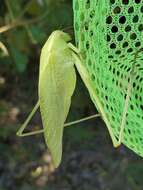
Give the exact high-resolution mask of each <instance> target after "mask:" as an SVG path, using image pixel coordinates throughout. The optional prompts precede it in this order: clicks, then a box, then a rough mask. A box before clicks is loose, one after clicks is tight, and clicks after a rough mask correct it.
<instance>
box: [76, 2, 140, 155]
mask: <svg viewBox="0 0 143 190" xmlns="http://www.w3.org/2000/svg"><path fill="white" fill-rule="evenodd" d="M73 7H74V28H75V37H76V42H77V46H78V48H79V49H80V50H81V53H82V56H83V59H84V62H83V64H84V65H85V67H86V68H87V70H88V73H89V75H90V77H91V79H92V82H93V89H94V91H95V93H96V94H97V95H98V97H99V101H100V103H101V104H102V106H103V109H104V112H105V114H106V117H107V118H108V122H109V123H110V126H111V127H112V129H113V132H114V135H116V137H119V132H120V125H121V120H122V114H123V110H124V104H125V99H126V95H127V94H126V93H127V87H128V83H129V73H130V72H131V70H132V68H133V65H134V68H135V71H134V75H133V82H132V91H131V96H130V101H129V107H128V113H127V120H126V125H125V129H124V136H123V143H124V144H125V145H126V146H127V147H129V148H130V149H132V150H133V151H134V152H136V153H137V154H138V155H140V156H143V51H142V48H143V0H74V1H73ZM139 50H140V51H139ZM137 52H139V53H138V54H137V58H136V59H135V54H136V53H137ZM92 100H93V102H94V104H95V105H96V102H95V100H94V99H93V98H92ZM97 109H98V107H97Z"/></svg>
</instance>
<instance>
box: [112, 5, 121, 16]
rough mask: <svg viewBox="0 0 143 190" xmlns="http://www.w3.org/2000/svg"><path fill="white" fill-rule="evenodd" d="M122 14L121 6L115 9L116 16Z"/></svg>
mask: <svg viewBox="0 0 143 190" xmlns="http://www.w3.org/2000/svg"><path fill="white" fill-rule="evenodd" d="M120 12H121V8H120V7H119V6H117V7H115V8H114V10H113V13H114V14H119V13H120Z"/></svg>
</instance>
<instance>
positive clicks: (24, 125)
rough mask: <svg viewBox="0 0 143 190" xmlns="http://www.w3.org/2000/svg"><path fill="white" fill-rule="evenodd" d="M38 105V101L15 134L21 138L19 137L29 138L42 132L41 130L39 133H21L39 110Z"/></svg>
mask: <svg viewBox="0 0 143 190" xmlns="http://www.w3.org/2000/svg"><path fill="white" fill-rule="evenodd" d="M39 104H40V102H39V101H38V102H37V104H36V105H35V106H34V108H33V110H32V111H31V113H30V114H29V116H28V117H27V119H26V120H25V122H24V123H23V125H22V126H21V127H20V129H19V130H18V131H17V133H16V134H17V135H18V136H21V137H24V136H31V135H35V134H39V133H42V132H43V130H39V131H33V132H28V133H23V131H24V129H25V128H26V127H27V125H28V123H29V122H30V120H31V119H32V117H33V115H34V114H35V112H36V111H37V109H38V108H39Z"/></svg>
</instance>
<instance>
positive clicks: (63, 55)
mask: <svg viewBox="0 0 143 190" xmlns="http://www.w3.org/2000/svg"><path fill="white" fill-rule="evenodd" d="M70 40H71V38H70V36H69V35H68V34H66V33H64V32H62V31H54V32H53V33H52V34H51V36H50V37H49V39H48V40H47V41H46V43H45V45H44V47H43V48H42V52H41V57H40V72H39V100H38V102H37V104H36V105H35V107H34V109H33V110H32V112H31V113H30V115H29V116H28V118H27V120H26V121H25V123H24V124H23V125H22V126H21V128H20V129H19V130H18V132H17V135H19V136H29V135H33V134H38V133H42V132H44V136H45V141H46V144H47V146H48V148H49V150H50V152H51V154H52V158H53V163H54V166H55V167H58V166H59V164H60V162H61V156H62V137H63V129H64V126H69V125H72V124H75V123H78V122H81V121H84V120H87V119H91V118H94V117H97V116H99V115H100V116H101V117H102V118H103V120H104V121H105V122H106V124H107V128H108V130H109V133H110V136H111V139H112V142H113V145H114V147H117V146H119V145H120V144H121V142H122V138H123V132H124V125H125V121H126V115H127V110H128V104H129V97H130V93H131V80H130V82H129V85H128V90H127V97H126V100H125V110H124V111H123V117H122V122H121V128H120V135H119V139H117V138H116V137H115V136H114V134H113V131H112V128H111V127H110V124H109V122H108V119H107V118H106V115H105V113H104V110H103V108H102V105H101V103H100V101H99V99H98V96H97V95H96V93H95V91H94V90H93V88H92V85H91V84H92V81H91V79H90V77H89V74H88V72H87V70H86V69H85V67H84V66H83V64H82V61H83V60H82V55H81V54H80V52H79V50H78V49H77V48H76V47H75V46H73V45H72V44H71V43H70ZM74 65H75V66H76V68H77V70H78V72H79V74H80V76H81V78H82V80H83V82H84V84H85V86H86V87H87V89H88V91H89V94H90V95H91V96H92V97H94V99H95V100H96V103H97V107H98V110H99V112H100V114H96V115H93V116H90V117H87V118H84V119H81V120H79V121H75V122H70V123H67V124H64V123H65V121H66V118H67V115H68V112H69V109H70V105H71V97H72V95H73V93H74V90H75V85H76V73H75V68H74ZM39 106H40V112H41V116H42V123H43V126H44V129H43V130H39V131H34V132H29V133H23V131H24V129H25V128H26V126H27V124H28V123H29V121H30V120H31V118H32V116H33V115H34V113H35V112H36V110H37V109H38V108H39Z"/></svg>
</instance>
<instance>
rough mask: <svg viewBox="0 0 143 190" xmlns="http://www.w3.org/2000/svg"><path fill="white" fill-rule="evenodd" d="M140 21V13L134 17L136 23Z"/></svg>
mask: <svg viewBox="0 0 143 190" xmlns="http://www.w3.org/2000/svg"><path fill="white" fill-rule="evenodd" d="M138 21H139V16H138V15H135V16H134V17H133V22H134V23H136V22H138Z"/></svg>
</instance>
